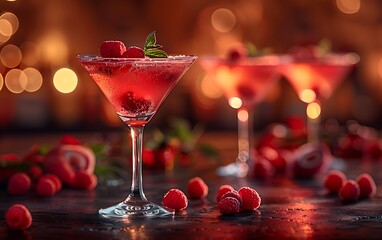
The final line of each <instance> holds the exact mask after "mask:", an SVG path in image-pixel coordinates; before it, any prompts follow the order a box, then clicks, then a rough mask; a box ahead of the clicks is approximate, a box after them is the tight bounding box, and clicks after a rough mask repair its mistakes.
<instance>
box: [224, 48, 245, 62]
mask: <svg viewBox="0 0 382 240" xmlns="http://www.w3.org/2000/svg"><path fill="white" fill-rule="evenodd" d="M247 56H248V50H247V49H246V48H245V47H235V48H232V49H230V50H229V52H228V54H227V59H228V60H229V61H238V60H240V59H243V58H245V57H247Z"/></svg>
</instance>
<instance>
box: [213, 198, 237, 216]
mask: <svg viewBox="0 0 382 240" xmlns="http://www.w3.org/2000/svg"><path fill="white" fill-rule="evenodd" d="M218 208H219V210H220V213H221V214H234V213H238V212H239V211H240V203H239V201H238V200H237V199H236V198H233V197H226V198H223V199H222V200H220V202H219V203H218Z"/></svg>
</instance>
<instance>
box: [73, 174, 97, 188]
mask: <svg viewBox="0 0 382 240" xmlns="http://www.w3.org/2000/svg"><path fill="white" fill-rule="evenodd" d="M97 184H98V179H97V176H96V175H94V174H92V173H88V172H85V171H80V172H76V176H75V178H74V182H73V184H72V186H73V187H75V188H78V189H84V190H93V189H94V188H95V187H96V186H97Z"/></svg>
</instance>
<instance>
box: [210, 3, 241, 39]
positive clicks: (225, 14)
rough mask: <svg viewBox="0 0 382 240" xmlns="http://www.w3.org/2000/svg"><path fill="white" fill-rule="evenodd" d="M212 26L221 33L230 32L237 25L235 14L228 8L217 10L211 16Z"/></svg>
mask: <svg viewBox="0 0 382 240" xmlns="http://www.w3.org/2000/svg"><path fill="white" fill-rule="evenodd" d="M211 24H212V26H213V27H214V28H215V29H216V30H217V31H219V32H224V33H225V32H229V31H231V30H232V29H233V27H234V26H235V24H236V17H235V14H233V12H232V11H231V10H229V9H226V8H220V9H217V10H215V11H214V12H213V13H212V15H211Z"/></svg>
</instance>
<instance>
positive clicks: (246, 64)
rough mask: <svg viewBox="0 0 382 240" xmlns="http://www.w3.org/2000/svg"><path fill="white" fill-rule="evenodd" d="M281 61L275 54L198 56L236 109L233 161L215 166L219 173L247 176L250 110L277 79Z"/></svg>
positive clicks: (250, 137) (250, 139)
mask: <svg viewBox="0 0 382 240" xmlns="http://www.w3.org/2000/svg"><path fill="white" fill-rule="evenodd" d="M281 62H282V57H279V56H276V55H268V56H266V55H264V56H258V57H243V58H240V59H235V60H229V59H222V58H219V57H203V58H202V59H201V65H202V67H203V68H204V70H205V71H206V72H207V73H208V74H209V75H210V76H211V77H212V78H213V79H214V80H215V81H216V83H217V84H218V85H219V86H220V87H221V89H222V90H223V92H224V95H225V97H226V99H227V100H228V103H229V105H230V106H231V107H232V108H235V109H237V110H238V111H237V119H238V155H237V158H236V161H235V162H234V163H232V164H229V165H227V166H223V167H220V168H218V174H219V175H221V176H236V177H245V176H247V174H248V170H249V167H250V164H252V163H253V161H254V159H253V155H254V154H253V149H252V148H253V144H252V143H253V119H252V109H253V107H254V105H255V104H256V103H258V102H260V101H261V100H263V98H264V97H265V95H266V94H267V92H268V89H269V88H270V87H271V86H272V84H273V83H274V82H275V81H276V80H277V79H278V78H279V72H278V67H279V65H280V63H281Z"/></svg>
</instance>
